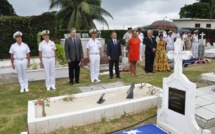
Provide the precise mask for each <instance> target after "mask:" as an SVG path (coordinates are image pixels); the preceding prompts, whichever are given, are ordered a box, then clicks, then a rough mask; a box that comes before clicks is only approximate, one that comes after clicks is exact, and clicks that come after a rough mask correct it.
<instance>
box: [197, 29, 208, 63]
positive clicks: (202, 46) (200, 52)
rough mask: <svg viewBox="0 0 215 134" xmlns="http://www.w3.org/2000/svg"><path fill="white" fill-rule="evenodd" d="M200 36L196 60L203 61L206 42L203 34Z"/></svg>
mask: <svg viewBox="0 0 215 134" xmlns="http://www.w3.org/2000/svg"><path fill="white" fill-rule="evenodd" d="M200 35H201V39H200V40H199V49H198V59H199V60H202V59H204V55H205V45H206V40H205V39H204V36H205V34H204V33H203V32H202V34H200Z"/></svg>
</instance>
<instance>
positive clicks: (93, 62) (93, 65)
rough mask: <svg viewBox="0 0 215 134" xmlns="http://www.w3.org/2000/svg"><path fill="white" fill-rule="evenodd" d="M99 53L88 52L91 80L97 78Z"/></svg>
mask: <svg viewBox="0 0 215 134" xmlns="http://www.w3.org/2000/svg"><path fill="white" fill-rule="evenodd" d="M99 66H100V55H99V54H90V77H91V81H94V80H98V79H99Z"/></svg>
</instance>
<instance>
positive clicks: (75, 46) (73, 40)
mask: <svg viewBox="0 0 215 134" xmlns="http://www.w3.org/2000/svg"><path fill="white" fill-rule="evenodd" d="M73 43H74V45H75V47H76V41H75V38H73Z"/></svg>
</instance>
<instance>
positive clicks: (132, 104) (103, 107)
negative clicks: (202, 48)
mask: <svg viewBox="0 0 215 134" xmlns="http://www.w3.org/2000/svg"><path fill="white" fill-rule="evenodd" d="M129 88H130V86H121V87H117V88H109V89H105V90H99V91H93V92H86V93H79V94H75V95H66V96H58V97H52V98H50V107H45V113H46V117H42V107H41V106H39V105H35V101H36V100H32V101H28V130H29V134H35V133H50V132H53V131H56V130H60V129H66V128H70V127H75V126H81V125H86V124H90V123H95V122H99V121H101V119H102V118H106V119H115V118H119V117H121V116H122V115H124V114H125V113H126V114H134V113H137V112H141V111H145V110H148V109H149V108H152V107H156V106H157V104H158V95H159V94H160V93H161V92H162V90H161V89H160V88H157V87H153V86H152V85H150V84H146V83H145V84H135V85H134V89H133V90H134V92H133V96H134V98H133V99H126V96H127V91H128V89H129ZM103 94H104V99H105V101H104V102H103V103H102V104H98V103H97V101H98V100H99V98H100V97H101V95H103ZM71 96H73V100H72V101H63V100H65V98H70V97H71Z"/></svg>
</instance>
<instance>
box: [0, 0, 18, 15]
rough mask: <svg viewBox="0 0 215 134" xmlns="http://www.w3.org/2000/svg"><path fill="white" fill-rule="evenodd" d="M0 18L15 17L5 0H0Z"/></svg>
mask: <svg viewBox="0 0 215 134" xmlns="http://www.w3.org/2000/svg"><path fill="white" fill-rule="evenodd" d="M0 16H16V13H15V11H14V9H13V6H12V5H11V4H10V3H9V2H8V1H7V0H1V4H0Z"/></svg>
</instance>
